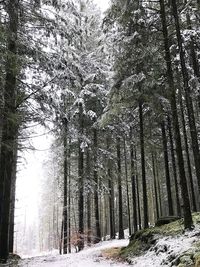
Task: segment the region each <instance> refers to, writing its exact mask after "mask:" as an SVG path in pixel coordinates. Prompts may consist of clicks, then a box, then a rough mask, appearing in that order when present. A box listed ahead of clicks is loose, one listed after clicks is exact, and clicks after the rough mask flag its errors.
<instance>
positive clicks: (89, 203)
mask: <svg viewBox="0 0 200 267" xmlns="http://www.w3.org/2000/svg"><path fill="white" fill-rule="evenodd" d="M90 164H91V159H90V150H89V148H88V149H87V155H86V166H87V170H86V172H87V180H88V183H89V184H90V182H91V177H90V176H91V167H90ZM91 194H92V192H90V190H88V193H87V245H88V246H90V245H91V242H92V238H91V234H92V229H91V225H92V224H91Z"/></svg>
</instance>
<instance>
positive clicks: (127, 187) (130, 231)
mask: <svg viewBox="0 0 200 267" xmlns="http://www.w3.org/2000/svg"><path fill="white" fill-rule="evenodd" d="M124 165H125V177H126V196H127V215H128V227H129V236H131V233H132V230H131V214H130V200H129V185H128V166H127V151H126V138H125V137H124Z"/></svg>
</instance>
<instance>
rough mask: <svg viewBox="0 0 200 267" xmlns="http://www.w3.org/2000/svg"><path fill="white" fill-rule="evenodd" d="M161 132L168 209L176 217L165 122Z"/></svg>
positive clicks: (162, 124)
mask: <svg viewBox="0 0 200 267" xmlns="http://www.w3.org/2000/svg"><path fill="white" fill-rule="evenodd" d="M161 131H162V141H163V151H164V162H165V177H166V186H167V200H168V209H169V216H172V215H174V209H173V201H172V192H171V179H170V172H169V159H168V147H167V136H166V131H165V123H164V121H162V122H161Z"/></svg>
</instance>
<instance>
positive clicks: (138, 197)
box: [135, 148, 142, 230]
mask: <svg viewBox="0 0 200 267" xmlns="http://www.w3.org/2000/svg"><path fill="white" fill-rule="evenodd" d="M135 162H136V163H135V173H136V175H135V179H136V189H137V204H138V224H139V230H141V229H142V219H141V211H140V209H141V205H140V190H139V179H138V170H137V152H136V148H135Z"/></svg>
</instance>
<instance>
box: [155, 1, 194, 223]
mask: <svg viewBox="0 0 200 267" xmlns="http://www.w3.org/2000/svg"><path fill="white" fill-rule="evenodd" d="M160 12H161V21H162V27H163V37H164V47H165V61H166V65H167V78H168V84H169V88H170V103H171V110H172V118H173V127H174V133H175V141H176V153H177V159H178V167H179V174H180V185H181V194H182V199H183V210H184V226H185V228H192V224H193V221H192V215H191V210H190V201H189V195H188V188H187V180H186V175H185V166H184V160H183V153H182V144H181V136H180V128H179V121H178V112H177V105H176V93H175V92H176V90H175V86H174V77H173V70H172V63H171V55H170V50H169V47H170V46H169V38H168V29H167V22H166V14H165V4H164V0H160Z"/></svg>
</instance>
